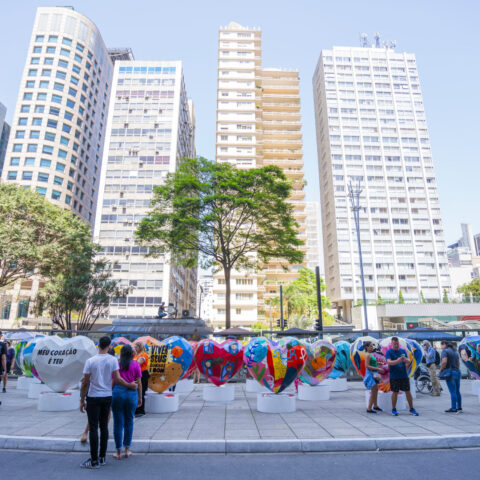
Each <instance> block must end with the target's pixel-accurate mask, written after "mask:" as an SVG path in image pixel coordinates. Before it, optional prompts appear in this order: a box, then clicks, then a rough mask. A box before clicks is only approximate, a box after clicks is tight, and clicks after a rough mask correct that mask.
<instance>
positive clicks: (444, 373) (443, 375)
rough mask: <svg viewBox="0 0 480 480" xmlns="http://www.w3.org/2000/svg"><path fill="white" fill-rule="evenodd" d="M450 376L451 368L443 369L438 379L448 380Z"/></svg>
mask: <svg viewBox="0 0 480 480" xmlns="http://www.w3.org/2000/svg"><path fill="white" fill-rule="evenodd" d="M451 376H452V369H451V368H445V369H443V370H442V371H441V372H440V373H439V374H438V378H441V379H442V380H446V379H447V378H449V377H451Z"/></svg>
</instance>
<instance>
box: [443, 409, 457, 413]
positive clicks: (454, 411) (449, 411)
mask: <svg viewBox="0 0 480 480" xmlns="http://www.w3.org/2000/svg"><path fill="white" fill-rule="evenodd" d="M445 413H457V410H455V409H453V408H449V409H448V410H445Z"/></svg>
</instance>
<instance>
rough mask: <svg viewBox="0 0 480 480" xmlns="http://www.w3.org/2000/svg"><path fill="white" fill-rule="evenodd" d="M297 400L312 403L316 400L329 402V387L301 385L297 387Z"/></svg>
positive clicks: (321, 384)
mask: <svg viewBox="0 0 480 480" xmlns="http://www.w3.org/2000/svg"><path fill="white" fill-rule="evenodd" d="M298 399H299V400H307V401H309V402H314V401H318V400H330V385H328V384H327V385H324V384H323V382H322V383H320V384H319V385H315V386H311V385H302V384H300V385H299V386H298Z"/></svg>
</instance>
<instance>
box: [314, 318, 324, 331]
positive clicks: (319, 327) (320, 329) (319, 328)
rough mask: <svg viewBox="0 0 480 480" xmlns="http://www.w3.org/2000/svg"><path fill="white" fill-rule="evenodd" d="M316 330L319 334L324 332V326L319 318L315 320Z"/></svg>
mask: <svg viewBox="0 0 480 480" xmlns="http://www.w3.org/2000/svg"><path fill="white" fill-rule="evenodd" d="M315 330H317V332H321V331H322V330H323V325H322V323H321V322H320V319H319V318H316V319H315Z"/></svg>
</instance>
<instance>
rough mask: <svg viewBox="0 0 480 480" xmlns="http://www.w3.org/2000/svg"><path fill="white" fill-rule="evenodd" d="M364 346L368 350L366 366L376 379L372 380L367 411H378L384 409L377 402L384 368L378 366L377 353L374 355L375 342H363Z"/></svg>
mask: <svg viewBox="0 0 480 480" xmlns="http://www.w3.org/2000/svg"><path fill="white" fill-rule="evenodd" d="M363 348H364V349H365V351H366V352H367V353H366V355H365V367H366V368H367V370H368V371H369V373H370V375H371V376H372V379H373V381H374V383H373V382H371V387H370V400H369V401H368V408H367V413H377V412H381V411H382V409H381V408H380V407H379V406H378V403H377V402H378V382H379V378H380V376H379V374H380V373H383V369H382V368H380V367H379V366H378V363H377V359H376V358H375V355H373V353H374V351H375V346H374V345H373V343H372V342H370V341H366V342H363Z"/></svg>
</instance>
